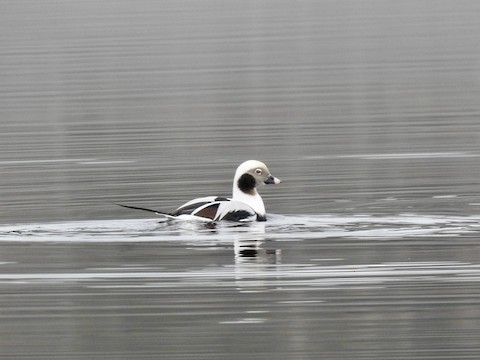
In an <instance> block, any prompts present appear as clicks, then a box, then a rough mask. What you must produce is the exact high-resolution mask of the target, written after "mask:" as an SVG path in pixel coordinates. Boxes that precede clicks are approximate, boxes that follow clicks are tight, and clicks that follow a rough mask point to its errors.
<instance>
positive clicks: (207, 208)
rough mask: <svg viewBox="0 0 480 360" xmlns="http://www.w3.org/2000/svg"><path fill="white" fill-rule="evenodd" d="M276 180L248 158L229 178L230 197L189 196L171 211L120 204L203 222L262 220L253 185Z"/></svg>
mask: <svg viewBox="0 0 480 360" xmlns="http://www.w3.org/2000/svg"><path fill="white" fill-rule="evenodd" d="M280 183H281V181H280V179H278V178H276V177H274V176H272V175H271V174H270V171H269V170H268V168H267V166H266V165H265V164H264V163H262V162H260V161H257V160H248V161H245V162H244V163H242V164H240V166H239V167H238V168H237V171H236V172H235V177H234V178H233V192H232V197H231V198H225V197H218V196H207V197H202V198H197V199H193V200H191V201H189V202H187V203H185V204H183V205H182V206H180V207H179V208H178V209H176V210H175V211H173V212H171V213H166V212H162V211H157V210H152V209H146V208H141V207H137V206H129V205H121V204H118V205H120V206H123V207H126V208H130V209H137V210H145V211H150V212H154V213H156V214H158V215H163V216H166V217H168V218H171V219H184V220H203V221H220V220H227V221H241V222H249V221H266V220H267V218H266V215H265V205H264V204H263V200H262V198H261V197H260V194H259V193H258V192H257V186H260V185H264V184H280Z"/></svg>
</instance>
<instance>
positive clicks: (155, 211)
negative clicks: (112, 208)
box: [115, 203, 174, 218]
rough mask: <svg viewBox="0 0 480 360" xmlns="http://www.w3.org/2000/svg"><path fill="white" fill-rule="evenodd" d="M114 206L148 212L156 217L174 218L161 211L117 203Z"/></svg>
mask: <svg viewBox="0 0 480 360" xmlns="http://www.w3.org/2000/svg"><path fill="white" fill-rule="evenodd" d="M115 205H118V206H121V207H124V208H127V209H134V210H142V211H148V212H152V213H154V214H157V215H162V216H166V217H168V218H174V216H172V215H171V214H169V213H166V212H162V211H158V210H153V209H147V208H142V207H138V206H131V205H123V204H117V203H116V204H115Z"/></svg>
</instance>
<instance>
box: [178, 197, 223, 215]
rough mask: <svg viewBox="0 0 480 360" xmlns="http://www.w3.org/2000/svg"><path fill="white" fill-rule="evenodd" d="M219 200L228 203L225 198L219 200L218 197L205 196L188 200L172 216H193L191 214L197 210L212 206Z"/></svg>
mask: <svg viewBox="0 0 480 360" xmlns="http://www.w3.org/2000/svg"><path fill="white" fill-rule="evenodd" d="M219 200H225V201H228V199H226V198H220V197H218V196H206V197H201V198H196V199H193V200H190V201H188V202H186V203H185V204H183V205H182V206H180V207H179V208H178V209H177V210H175V211H174V212H173V213H172V215H173V216H179V215H193V214H192V213H193V212H194V211H195V210H197V209H198V208H200V207H202V206H204V205H208V204H212V203H213V202H215V201H219Z"/></svg>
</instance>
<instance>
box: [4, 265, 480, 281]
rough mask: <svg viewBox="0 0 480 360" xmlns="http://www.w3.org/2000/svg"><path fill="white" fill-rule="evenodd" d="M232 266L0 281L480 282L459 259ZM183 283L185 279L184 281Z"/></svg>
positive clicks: (477, 271)
mask: <svg viewBox="0 0 480 360" xmlns="http://www.w3.org/2000/svg"><path fill="white" fill-rule="evenodd" d="M242 270H243V269H238V268H237V267H235V266H228V267H220V268H216V269H209V270H199V271H178V272H159V271H151V272H146V271H133V272H132V271H120V272H107V271H105V272H102V271H100V272H72V273H21V274H0V281H89V280H112V279H148V280H157V281H161V280H167V281H170V280H177V279H182V281H183V280H186V279H190V280H197V281H198V280H208V279H214V280H218V279H226V280H231V279H240V278H241V279H264V280H265V279H273V280H276V279H294V280H295V281H301V280H312V279H332V278H342V279H345V278H351V279H357V280H358V279H366V280H368V279H371V278H383V279H385V280H389V279H396V280H401V279H404V280H405V279H410V278H412V277H422V276H452V277H453V278H455V277H456V276H462V277H465V276H468V277H469V279H471V280H472V281H479V282H480V265H479V264H470V263H461V262H455V261H450V262H448V261H447V262H419V263H415V262H412V263H385V264H360V265H335V266H314V265H310V266H309V265H307V266H295V265H277V266H276V267H275V269H272V270H270V271H268V270H259V269H256V270H255V271H253V272H252V271H242ZM183 284H184V282H183Z"/></svg>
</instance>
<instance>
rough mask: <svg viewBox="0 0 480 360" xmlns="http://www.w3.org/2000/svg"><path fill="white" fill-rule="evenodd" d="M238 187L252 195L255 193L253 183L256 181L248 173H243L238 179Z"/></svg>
mask: <svg viewBox="0 0 480 360" xmlns="http://www.w3.org/2000/svg"><path fill="white" fill-rule="evenodd" d="M237 185H238V188H239V189H240V190H241V191H243V192H244V193H247V194H251V195H253V194H254V193H255V191H254V189H255V185H256V181H255V178H254V177H253V176H252V175H250V174H243V175H242V176H240V179H238V183H237Z"/></svg>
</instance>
